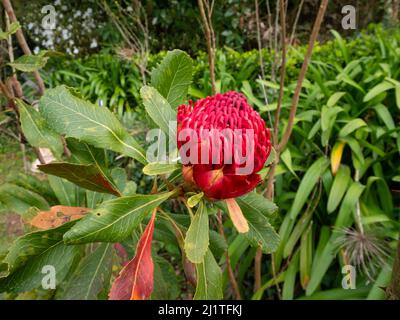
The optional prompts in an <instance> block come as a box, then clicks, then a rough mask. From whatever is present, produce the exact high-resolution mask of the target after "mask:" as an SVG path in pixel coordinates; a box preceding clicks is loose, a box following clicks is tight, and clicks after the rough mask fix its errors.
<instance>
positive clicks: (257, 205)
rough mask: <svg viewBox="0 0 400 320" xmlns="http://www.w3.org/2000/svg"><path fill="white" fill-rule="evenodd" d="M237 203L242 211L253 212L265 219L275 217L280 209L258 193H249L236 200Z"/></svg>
mask: <svg viewBox="0 0 400 320" xmlns="http://www.w3.org/2000/svg"><path fill="white" fill-rule="evenodd" d="M236 201H237V203H238V204H239V206H240V208H241V209H242V211H243V210H244V211H253V212H254V213H256V214H258V215H263V216H265V217H273V216H274V215H275V213H276V212H277V211H278V207H277V206H276V204H275V203H273V202H272V201H269V200H268V199H267V198H265V197H264V196H262V195H261V194H258V193H256V192H249V193H248V194H245V195H244V196H241V197H238V198H236ZM244 211H243V214H244Z"/></svg>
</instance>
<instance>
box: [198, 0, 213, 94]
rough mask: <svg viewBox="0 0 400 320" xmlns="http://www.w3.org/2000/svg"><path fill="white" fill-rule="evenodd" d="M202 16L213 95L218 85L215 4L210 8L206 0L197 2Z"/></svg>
mask: <svg viewBox="0 0 400 320" xmlns="http://www.w3.org/2000/svg"><path fill="white" fill-rule="evenodd" d="M197 3H198V6H199V11H200V16H201V19H202V22H203V27H204V34H205V36H206V41H207V51H208V65H209V69H210V79H211V91H212V94H215V93H216V92H217V89H216V85H215V35H214V30H213V27H212V21H211V17H212V7H213V4H212V5H211V8H210V6H209V5H208V3H207V2H206V0H197ZM204 4H205V5H206V7H207V14H206V11H205V8H204Z"/></svg>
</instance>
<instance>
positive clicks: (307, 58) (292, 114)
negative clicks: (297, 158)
mask: <svg viewBox="0 0 400 320" xmlns="http://www.w3.org/2000/svg"><path fill="white" fill-rule="evenodd" d="M327 5H328V0H322V1H321V5H320V7H319V10H318V14H317V17H316V19H315V23H314V26H313V30H312V32H311V36H310V40H309V43H308V48H307V52H306V55H305V56H304V62H303V65H302V66H301V70H300V74H299V78H298V80H297V85H296V89H295V92H294V95H293V98H292V105H291V108H290V113H289V119H288V123H287V126H286V130H285V132H284V134H283V137H282V140H281V142H280V143H279V145H278V148H277V150H278V151H279V152H280V151H282V150H283V149H284V148H285V147H286V144H287V143H288V141H289V138H290V135H291V134H292V130H293V124H294V117H295V116H296V111H297V105H298V103H299V98H300V92H301V88H302V86H303V81H304V78H305V76H306V72H307V69H308V64H309V63H310V59H311V56H312V53H313V49H314V44H315V41H316V39H317V36H318V33H319V29H320V27H321V23H322V20H323V18H324V15H325V11H326V7H327Z"/></svg>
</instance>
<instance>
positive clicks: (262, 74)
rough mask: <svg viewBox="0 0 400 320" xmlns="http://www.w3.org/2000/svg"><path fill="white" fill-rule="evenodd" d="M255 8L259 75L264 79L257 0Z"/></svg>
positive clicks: (256, 0) (255, 0)
mask: <svg viewBox="0 0 400 320" xmlns="http://www.w3.org/2000/svg"><path fill="white" fill-rule="evenodd" d="M254 4H255V8H256V25H257V45H258V55H259V59H260V69H261V77H262V79H263V80H264V79H265V71H264V59H263V56H262V42H261V27H260V11H259V8H258V0H254Z"/></svg>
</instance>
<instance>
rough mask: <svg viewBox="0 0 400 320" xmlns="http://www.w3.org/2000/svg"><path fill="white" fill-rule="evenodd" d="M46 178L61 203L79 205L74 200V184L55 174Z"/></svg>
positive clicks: (71, 205)
mask: <svg viewBox="0 0 400 320" xmlns="http://www.w3.org/2000/svg"><path fill="white" fill-rule="evenodd" d="M47 178H48V179H49V183H50V186H51V188H52V190H53V191H54V193H55V195H56V197H57V199H58V201H59V203H60V204H61V205H65V206H70V207H73V206H79V205H78V203H77V201H76V186H75V185H74V184H72V183H71V182H69V181H67V180H65V179H61V178H59V177H56V176H48V177H47Z"/></svg>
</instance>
